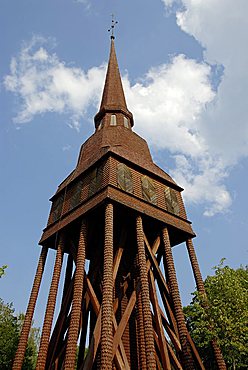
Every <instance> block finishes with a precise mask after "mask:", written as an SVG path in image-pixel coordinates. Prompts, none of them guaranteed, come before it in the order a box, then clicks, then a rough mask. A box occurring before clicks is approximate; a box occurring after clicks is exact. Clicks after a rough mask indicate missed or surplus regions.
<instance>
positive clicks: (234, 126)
mask: <svg viewBox="0 0 248 370" xmlns="http://www.w3.org/2000/svg"><path fill="white" fill-rule="evenodd" d="M162 1H163V2H164V4H165V5H166V6H167V9H168V8H169V9H170V8H171V7H173V9H177V10H176V18H177V23H178V26H179V27H181V29H182V30H183V31H185V32H186V33H188V34H190V35H192V36H193V37H194V38H195V39H196V40H197V41H198V42H199V43H200V44H201V45H202V46H203V47H204V61H205V62H207V63H209V64H212V65H221V66H222V68H223V71H224V72H223V75H222V78H221V81H220V84H219V86H218V89H217V92H216V97H215V99H214V100H213V101H212V103H210V104H209V105H208V107H207V109H206V110H205V111H202V114H201V116H200V117H199V122H198V129H199V135H200V136H201V137H202V138H204V142H205V143H206V144H207V147H208V148H207V151H206V152H205V157H206V158H207V154H208V158H211V160H210V162H209V165H208V166H206V169H207V171H206V174H205V175H206V178H207V179H208V180H207V183H209V186H210V187H209V190H210V191H211V190H212V191H213V194H218V199H219V203H220V207H221V205H223V210H224V209H225V208H227V207H228V206H229V205H230V203H231V200H230V196H228V193H226V189H225V187H224V185H223V181H224V178H225V177H227V176H228V175H229V172H230V169H231V168H232V167H233V166H234V165H235V164H236V163H237V162H238V161H239V160H240V159H241V158H247V156H248V110H247V106H248V99H247V95H248V69H247V65H248V50H247V47H246V45H247V44H248V33H247V12H248V2H247V1H246V0H237V1H235V2H234V1H233V0H208V1H205V0H162ZM216 158H217V159H216ZM208 167H209V168H208ZM180 168H181V167H180V165H178V168H177V173H176V176H177V178H180V176H181V175H182V176H181V178H182V181H184V182H185V186H186V189H187V192H186V195H187V196H188V195H189V194H190V197H191V199H193V200H194V197H197V195H198V193H199V192H198V191H197V187H196V186H194V188H193V191H194V194H192V192H191V190H192V188H191V186H190V185H192V184H196V182H197V181H198V177H197V176H194V177H193V179H191V180H189V181H187V176H186V175H185V173H184V171H183V170H182V169H181V170H180ZM198 168H199V163H198ZM215 169H217V171H215ZM211 179H212V180H213V182H212V180H211ZM215 185H216V186H217V188H216V189H215ZM218 190H220V191H221V193H218ZM208 193H209V192H208V191H207V189H206V191H205V190H204V194H206V195H207V194H208ZM204 194H202V196H204ZM210 198H211V194H209V196H208V201H210ZM210 203H211V202H210ZM217 203H218V202H214V204H215V206H217ZM215 206H213V207H212V211H211V210H209V211H208V214H209V215H211V214H212V213H213V212H214V211H216V212H218V211H219V208H218V207H217V208H215Z"/></svg>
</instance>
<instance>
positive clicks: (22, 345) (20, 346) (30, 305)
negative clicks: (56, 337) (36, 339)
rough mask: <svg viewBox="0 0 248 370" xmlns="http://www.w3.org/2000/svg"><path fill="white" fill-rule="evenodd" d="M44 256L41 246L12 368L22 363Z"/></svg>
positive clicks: (17, 368) (20, 366) (45, 254)
mask: <svg viewBox="0 0 248 370" xmlns="http://www.w3.org/2000/svg"><path fill="white" fill-rule="evenodd" d="M46 257H47V248H46V247H43V248H42V250H41V253H40V258H39V262H38V266H37V270H36V274H35V278H34V283H33V287H32V291H31V294H30V298H29V303H28V307H27V312H26V315H25V319H24V323H23V326H22V331H21V335H20V339H19V344H18V348H17V351H16V355H15V359H14V363H13V370H21V368H22V363H23V359H24V355H25V351H26V347H27V342H28V336H29V332H30V328H31V325H32V320H33V315H34V309H35V305H36V301H37V297H38V294H39V289H40V284H41V279H42V275H43V271H44V267H45V263H46Z"/></svg>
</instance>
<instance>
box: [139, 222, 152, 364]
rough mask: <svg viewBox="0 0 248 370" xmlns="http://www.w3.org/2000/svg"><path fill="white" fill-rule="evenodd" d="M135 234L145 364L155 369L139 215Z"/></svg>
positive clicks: (143, 246) (142, 234) (143, 244)
mask: <svg viewBox="0 0 248 370" xmlns="http://www.w3.org/2000/svg"><path fill="white" fill-rule="evenodd" d="M136 233H137V234H136V235H137V246H138V260H139V276H140V284H141V300H142V308H143V319H144V332H145V345H146V365H147V369H149V370H155V369H156V358H155V347H154V338H153V327H152V316H151V308H150V297H149V285H148V275H147V267H146V255H145V243H144V232H143V226H142V219H141V216H137V218H136Z"/></svg>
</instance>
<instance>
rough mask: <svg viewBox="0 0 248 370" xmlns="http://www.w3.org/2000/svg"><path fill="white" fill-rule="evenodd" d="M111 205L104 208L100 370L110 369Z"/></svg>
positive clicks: (111, 304) (111, 301)
mask: <svg viewBox="0 0 248 370" xmlns="http://www.w3.org/2000/svg"><path fill="white" fill-rule="evenodd" d="M112 348H113V205H112V204H111V203H109V204H107V206H106V208H105V235H104V257H103V289H102V316H101V369H102V370H111V369H112V351H113V349H112Z"/></svg>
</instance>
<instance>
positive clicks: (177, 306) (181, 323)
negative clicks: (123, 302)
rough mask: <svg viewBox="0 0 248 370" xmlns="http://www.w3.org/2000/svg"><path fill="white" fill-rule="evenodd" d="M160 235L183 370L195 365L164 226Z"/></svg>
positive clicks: (190, 368)
mask: <svg viewBox="0 0 248 370" xmlns="http://www.w3.org/2000/svg"><path fill="white" fill-rule="evenodd" d="M162 236H163V242H164V252H165V262H166V267H167V271H168V278H169V287H170V293H171V297H172V301H173V306H174V312H175V317H176V321H177V326H178V332H179V339H180V342H181V346H182V361H183V365H184V369H185V370H194V368H195V367H194V362H193V358H192V355H191V349H190V345H189V343H188V339H187V327H186V323H185V319H184V313H183V308H182V303H181V298H180V294H179V288H178V284H177V277H176V270H175V266H174V261H173V256H172V250H171V245H170V239H169V233H168V230H167V228H166V227H165V228H164V229H163V231H162Z"/></svg>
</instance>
